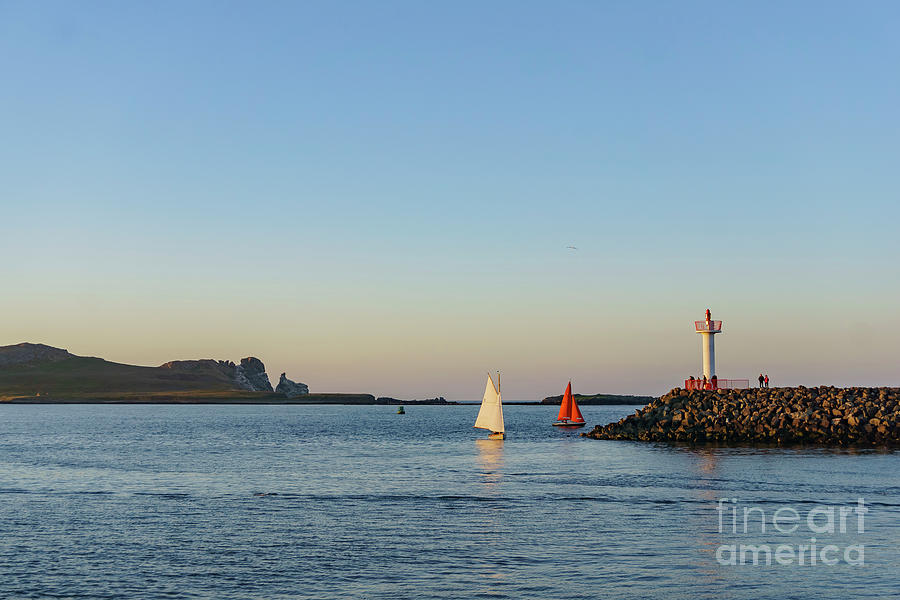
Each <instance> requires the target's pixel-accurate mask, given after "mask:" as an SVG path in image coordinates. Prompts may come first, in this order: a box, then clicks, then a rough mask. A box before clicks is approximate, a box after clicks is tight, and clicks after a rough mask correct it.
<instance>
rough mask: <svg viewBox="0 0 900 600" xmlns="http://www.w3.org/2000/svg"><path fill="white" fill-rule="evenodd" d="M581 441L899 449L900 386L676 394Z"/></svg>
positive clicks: (676, 391) (799, 388)
mask: <svg viewBox="0 0 900 600" xmlns="http://www.w3.org/2000/svg"><path fill="white" fill-rule="evenodd" d="M584 435H585V436H586V437H591V438H594V439H602V440H640V441H648V442H650V441H652V442H686V443H692V444H695V443H723V444H745V443H747V444H775V445H802V444H808V445H819V446H900V388H858V387H855V388H835V387H813V388H807V387H803V386H800V387H797V388H765V389H749V390H716V391H701V390H691V391H688V390H682V389H679V388H675V389H674V390H672V391H671V392H669V393H668V394H666V395H664V396H662V397H661V398H659V399H658V400H655V401H653V402H651V403H650V404H648V405H647V406H645V407H644V408H642V409H640V410H637V411H635V414H633V415H629V416H628V417H626V418H624V419H621V420H620V421H618V422H616V423H610V424H609V425H605V426H600V425H598V426H597V427H595V428H594V429H593V430H592V431H590V432H589V433H585V434H584Z"/></svg>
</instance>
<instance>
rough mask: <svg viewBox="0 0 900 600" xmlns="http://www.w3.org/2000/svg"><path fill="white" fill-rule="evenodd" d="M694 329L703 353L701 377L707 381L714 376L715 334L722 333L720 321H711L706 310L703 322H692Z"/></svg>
mask: <svg viewBox="0 0 900 600" xmlns="http://www.w3.org/2000/svg"><path fill="white" fill-rule="evenodd" d="M694 328H695V329H696V331H697V333H699V334H700V349H701V351H702V352H703V376H704V377H705V378H706V380H707V381H709V380H711V379H712V378H713V376H714V375H715V374H716V342H715V338H714V337H713V336H715V335H716V334H717V333H722V321H713V320H712V316H711V315H710V313H709V309H708V308H707V309H706V320H705V321H694Z"/></svg>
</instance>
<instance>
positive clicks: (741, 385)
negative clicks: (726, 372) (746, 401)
mask: <svg viewBox="0 0 900 600" xmlns="http://www.w3.org/2000/svg"><path fill="white" fill-rule="evenodd" d="M749 387H750V380H749V379H716V380H713V381H709V380H707V381H706V382H705V383H704V382H703V380H702V379H685V380H684V389H686V390H745V389H747V388H749Z"/></svg>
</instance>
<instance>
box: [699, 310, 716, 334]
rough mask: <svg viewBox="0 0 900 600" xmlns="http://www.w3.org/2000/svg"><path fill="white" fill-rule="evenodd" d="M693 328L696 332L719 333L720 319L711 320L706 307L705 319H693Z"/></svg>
mask: <svg viewBox="0 0 900 600" xmlns="http://www.w3.org/2000/svg"><path fill="white" fill-rule="evenodd" d="M694 330H695V331H696V332H697V333H721V332H722V321H713V320H712V314H710V312H709V309H708V308H707V309H706V320H705V321H694Z"/></svg>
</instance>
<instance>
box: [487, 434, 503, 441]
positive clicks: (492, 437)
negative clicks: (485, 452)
mask: <svg viewBox="0 0 900 600" xmlns="http://www.w3.org/2000/svg"><path fill="white" fill-rule="evenodd" d="M487 439H489V440H505V439H506V434H505V433H496V432H492V433H491V434H490V435H488V437H487Z"/></svg>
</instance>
